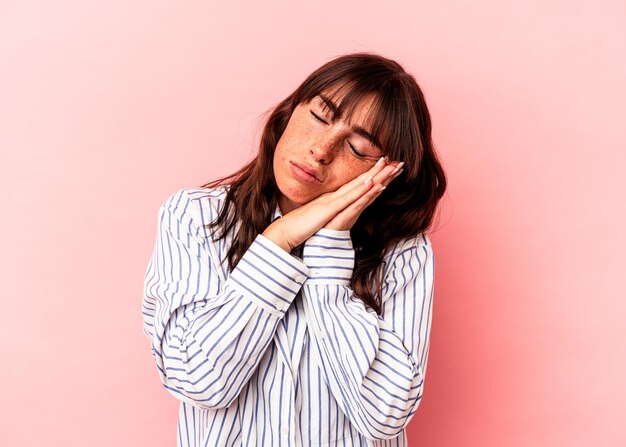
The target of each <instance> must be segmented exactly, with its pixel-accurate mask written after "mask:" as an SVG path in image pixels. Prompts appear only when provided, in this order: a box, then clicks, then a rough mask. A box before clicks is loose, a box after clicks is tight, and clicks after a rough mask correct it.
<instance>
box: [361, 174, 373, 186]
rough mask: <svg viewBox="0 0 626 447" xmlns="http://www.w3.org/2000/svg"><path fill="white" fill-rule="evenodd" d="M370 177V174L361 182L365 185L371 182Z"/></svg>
mask: <svg viewBox="0 0 626 447" xmlns="http://www.w3.org/2000/svg"><path fill="white" fill-rule="evenodd" d="M372 178H373V177H372V176H370V177H368V178H366V179H365V181H364V182H363V184H364V185H367V184H368V183H369V182H371V181H372Z"/></svg>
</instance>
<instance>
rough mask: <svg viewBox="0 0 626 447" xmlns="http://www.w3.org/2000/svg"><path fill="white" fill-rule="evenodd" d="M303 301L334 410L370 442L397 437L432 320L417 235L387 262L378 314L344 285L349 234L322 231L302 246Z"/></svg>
mask: <svg viewBox="0 0 626 447" xmlns="http://www.w3.org/2000/svg"><path fill="white" fill-rule="evenodd" d="M303 256H304V262H305V263H306V264H307V266H308V267H309V271H310V275H311V277H310V278H309V280H307V282H306V283H305V284H304V287H303V291H302V296H303V302H304V303H305V309H306V311H307V320H308V325H309V330H310V333H311V335H312V341H311V343H312V345H311V349H312V352H313V355H314V358H315V359H316V361H317V363H318V365H319V367H320V368H321V370H322V372H323V374H324V376H325V379H326V382H327V384H328V386H329V388H330V390H331V392H332V393H333V395H334V396H335V399H336V401H337V403H338V405H339V406H340V407H341V408H342V410H343V412H344V413H345V414H346V416H347V417H348V418H349V419H350V421H351V422H352V423H353V424H354V426H355V428H357V430H358V431H359V432H360V433H362V434H363V435H364V436H366V437H367V438H370V439H389V438H393V437H395V436H396V435H398V434H399V433H400V431H401V430H402V429H403V428H404V427H405V426H406V425H407V424H408V422H409V420H410V418H411V417H412V415H413V414H414V413H415V411H417V407H418V405H419V402H420V399H421V397H422V392H423V388H424V374H425V371H426V362H427V357H428V346H429V333H430V319H431V316H432V292H433V268H434V265H433V252H432V247H431V245H430V243H429V241H428V239H427V238H426V237H424V236H420V237H419V238H418V239H413V240H410V241H407V242H405V243H404V244H401V245H399V246H397V247H396V248H395V250H394V251H393V252H392V253H391V254H390V255H389V257H388V258H387V261H388V264H387V266H386V268H385V272H384V273H385V275H384V276H385V279H384V284H383V289H382V290H383V296H382V301H383V306H382V314H381V315H380V316H378V315H376V313H375V312H374V311H373V310H371V309H366V308H365V306H364V304H363V302H362V301H361V300H360V299H359V298H358V297H356V296H355V295H354V292H353V291H352V289H351V288H350V287H349V284H350V278H351V276H352V266H353V263H354V251H353V249H352V243H351V240H350V234H349V232H348V231H333V230H327V229H322V230H320V231H319V232H318V233H317V234H316V235H314V236H313V237H312V238H311V239H309V240H308V241H307V242H306V244H305V246H304V254H303Z"/></svg>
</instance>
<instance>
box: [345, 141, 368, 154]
mask: <svg viewBox="0 0 626 447" xmlns="http://www.w3.org/2000/svg"><path fill="white" fill-rule="evenodd" d="M348 146H350V150H352V152H354V155H356V156H357V157H365V154H362V153H361V152H359V151H357V150H356V148H355V147H354V146H352V144H351V143H350V142H349V141H348Z"/></svg>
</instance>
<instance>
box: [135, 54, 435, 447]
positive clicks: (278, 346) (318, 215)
mask: <svg viewBox="0 0 626 447" xmlns="http://www.w3.org/2000/svg"><path fill="white" fill-rule="evenodd" d="M445 188H446V179H445V175H444V172H443V170H442V168H441V165H440V163H439V161H438V160H437V157H436V154H435V151H434V148H433V144H432V141H431V124H430V117H429V113H428V109H427V107H426V103H425V102H424V97H423V95H422V92H421V90H420V88H419V87H418V85H417V84H416V82H415V80H414V79H413V77H412V76H411V75H409V74H407V73H406V72H405V71H404V70H403V68H402V67H401V66H400V65H399V64H398V63H396V62H394V61H392V60H389V59H386V58H383V57H380V56H377V55H372V54H363V53H360V54H351V55H346V56H342V57H339V58H337V59H334V60H332V61H330V62H328V63H327V64H325V65H323V66H322V67H320V68H319V69H317V70H316V71H315V72H313V73H312V74H311V75H310V76H309V77H308V78H307V79H306V80H305V81H304V82H303V83H302V85H300V86H299V87H298V88H297V89H296V90H295V91H294V92H293V93H292V94H291V95H289V96H288V97H287V98H286V99H285V100H283V101H282V102H281V103H280V104H278V106H276V108H275V109H274V110H273V112H272V114H271V115H270V116H269V118H268V121H267V123H266V125H265V128H264V132H263V135H262V138H261V142H260V150H259V153H258V155H257V157H256V158H255V159H254V160H253V161H252V162H251V163H250V164H248V165H247V166H245V167H243V168H242V169H241V170H239V171H238V172H236V173H235V174H233V175H232V176H229V177H227V178H225V179H221V180H217V181H214V182H212V183H210V184H207V185H203V186H202V187H198V188H186V189H182V190H180V191H177V192H176V193H174V194H173V195H171V196H170V197H169V198H168V199H167V201H166V202H165V203H164V204H163V205H162V206H161V208H160V214H159V225H158V234H157V240H156V245H155V248H154V252H153V255H152V258H151V260H150V263H149V265H148V268H147V272H146V276H145V288H144V298H143V309H142V310H143V316H144V332H145V334H146V335H147V336H148V337H149V338H150V341H151V343H152V352H153V355H154V358H155V359H156V364H157V368H158V371H159V374H160V377H161V380H162V382H163V385H164V386H165V388H166V389H167V390H169V391H170V392H171V393H172V394H173V395H174V396H175V397H176V398H177V399H179V400H180V401H181V404H180V412H179V419H178V445H180V446H273V445H282V446H308V445H319V444H323V445H333V446H334V445H338V446H361V445H372V446H383V445H385V446H386V445H393V446H404V445H406V443H407V440H406V435H405V427H406V425H407V424H408V422H409V420H410V419H411V417H412V416H413V414H414V413H415V411H416V410H417V408H418V405H419V402H420V399H421V397H422V393H423V390H424V377H425V374H426V364H427V359H428V346H429V334H430V326H431V323H430V320H431V316H432V297H433V273H434V261H433V250H432V246H431V243H430V240H429V238H428V237H427V235H426V234H425V231H426V230H427V229H428V228H429V227H430V225H431V222H432V220H433V216H434V214H435V210H436V206H437V203H438V202H439V199H440V198H441V196H442V195H443V193H444V191H445Z"/></svg>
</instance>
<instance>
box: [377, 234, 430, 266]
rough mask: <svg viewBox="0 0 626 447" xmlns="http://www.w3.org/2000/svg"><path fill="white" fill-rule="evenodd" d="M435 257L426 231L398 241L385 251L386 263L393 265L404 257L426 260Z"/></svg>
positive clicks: (405, 258) (404, 258) (406, 258)
mask: <svg viewBox="0 0 626 447" xmlns="http://www.w3.org/2000/svg"><path fill="white" fill-rule="evenodd" d="M432 258H433V247H432V244H431V241H430V238H429V237H428V235H427V234H426V233H419V234H417V235H415V236H413V237H410V238H407V239H404V240H402V241H399V242H397V243H396V244H395V245H393V246H392V247H391V248H390V249H389V250H387V252H386V253H385V255H384V257H383V259H384V262H385V264H387V265H388V266H389V265H392V264H394V263H395V262H396V261H398V260H400V259H403V260H408V259H415V260H420V259H421V260H426V259H432Z"/></svg>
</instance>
